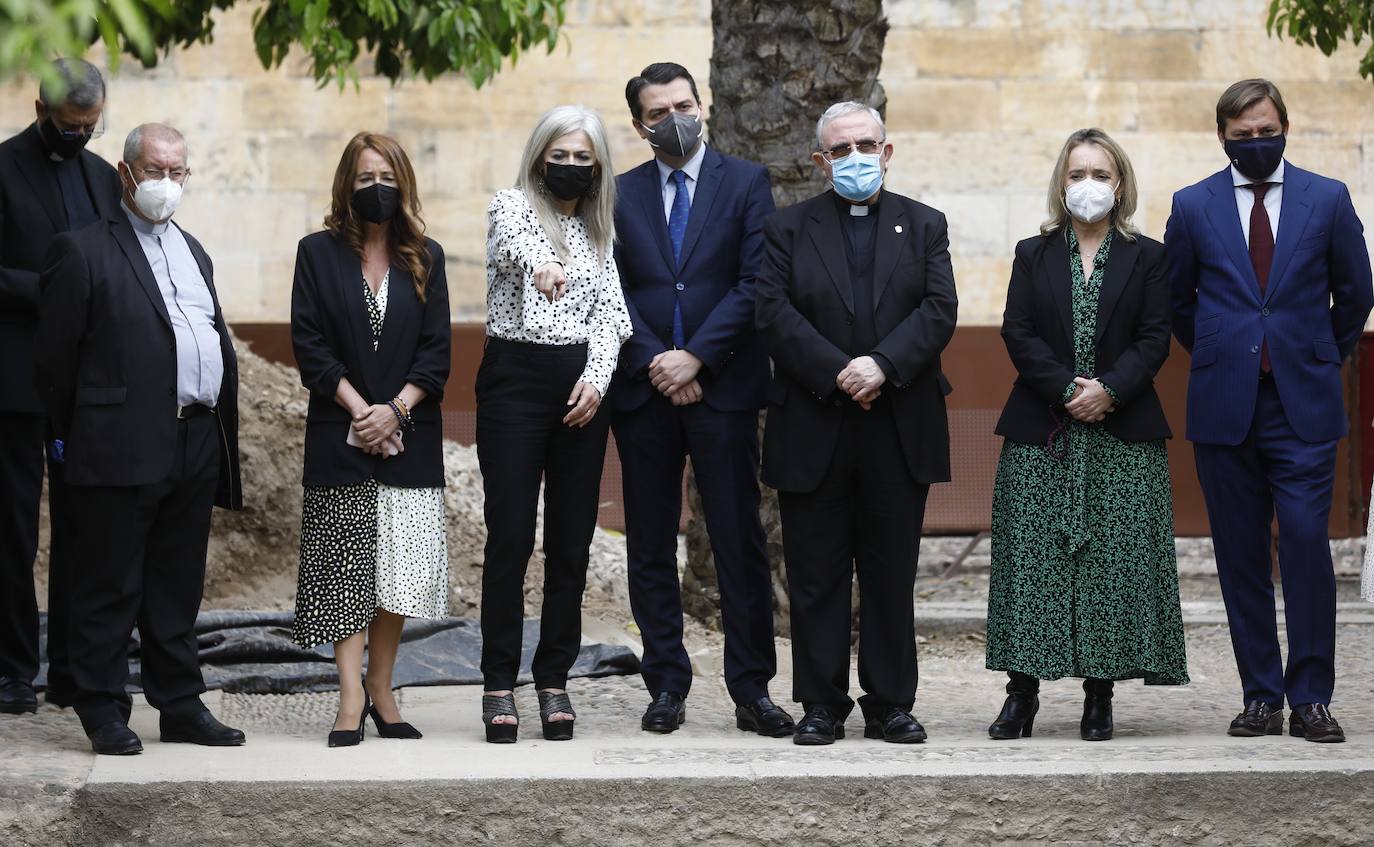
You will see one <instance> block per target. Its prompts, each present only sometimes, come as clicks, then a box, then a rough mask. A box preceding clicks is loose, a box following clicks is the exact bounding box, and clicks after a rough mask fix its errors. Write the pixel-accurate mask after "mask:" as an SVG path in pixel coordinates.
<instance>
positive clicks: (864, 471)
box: [755, 102, 958, 745]
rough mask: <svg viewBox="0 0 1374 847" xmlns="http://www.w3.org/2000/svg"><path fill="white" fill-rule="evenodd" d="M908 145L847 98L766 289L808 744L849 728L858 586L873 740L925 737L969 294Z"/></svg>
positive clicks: (800, 729) (765, 333) (801, 737)
mask: <svg viewBox="0 0 1374 847" xmlns="http://www.w3.org/2000/svg"><path fill="white" fill-rule="evenodd" d="M892 154H893V146H892V144H890V143H888V141H887V133H886V131H885V129H884V126H883V119H882V116H881V115H879V114H878V112H877V111H876V110H874V109H872V108H869V107H868V106H866V105H864V104H862V103H854V102H846V103H837V104H835V105H834V106H831V107H830V108H829V109H827V110H826V111H825V113H824V114H823V115H822V116H821V118H820V120H819V121H818V122H817V125H816V150H815V152H814V153H812V155H811V159H812V161H813V162H814V163H815V165H816V167H817V168H818V169H819V170H820V171H821V173H822V174H823V175H824V176H825V178H826V180H827V182H828V183H829V189H828V190H826V191H825V192H823V193H821V194H819V195H817V196H815V197H812V198H811V199H809V200H806V201H803V202H801V203H798V204H797V205H795V206H792V207H790V208H787V209H783V210H782V211H780V212H778V213H776V214H775V215H773V216H772V217H771V218H770V219H769V221H768V223H767V225H766V226H765V228H764V243H765V252H764V260H763V266H762V268H761V270H760V272H759V276H758V282H757V293H756V299H755V304H756V306H755V315H756V319H757V324H758V329H759V332H760V334H761V336H762V337H763V339H764V341H765V343H766V345H767V347H768V352H769V355H770V356H771V357H772V359H773V365H774V371H773V381H772V384H771V386H770V388H769V393H768V401H769V402H768V412H767V416H768V417H767V423H766V426H765V430H764V443H763V480H764V482H766V483H767V484H768V485H771V486H772V487H773V488H776V489H777V490H778V502H779V506H780V511H781V515H782V529H783V553H784V557H785V559H786V566H787V578H788V592H789V595H790V600H791V612H792V662H793V670H794V673H793V679H794V685H793V699H794V700H796V701H797V702H800V703H801V704H802V705H803V708H804V709H805V716H804V717H803V718H802V720H801V721H800V722H799V723H798V724H797V730H796V734H795V735H794V736H793V740H794V741H795V742H796V743H797V744H802V745H822V744H831V743H833V742H835V741H836V740H838V739H842V738H844V731H845V720H846V718H847V717H848V716H849V713H850V712H851V711H852V709H853V707H854V700H852V699H851V698H850V696H849V666H850V644H851V640H852V639H851V631H850V630H851V615H850V609H851V602H852V601H851V584H852V582H853V579H854V576H855V575H856V574H857V576H858V583H859V593H860V595H861V597H862V602H861V603H860V604H859V622H858V635H859V655H858V668H859V680H858V681H859V687H860V688H861V689H862V690H863V694H862V696H860V697H859V698H858V704H859V708H860V710H861V711H862V717H863V725H864V737H866V738H874V739H881V740H883V741H888V742H893V743H918V742H921V741H924V740H925V739H926V731H925V729H924V727H922V726H921V724H920V722H919V721H918V720H917V719H916V718H915V717H914V716H913V714H912V711H913V708H914V705H915V697H916V683H917V672H916V632H915V622H914V614H913V592H914V589H915V581H916V560H917V555H918V553H919V550H920V537H921V524H922V521H923V518H924V515H925V504H926V495H927V493H928V491H929V487H930V485H931V483H935V482H944V481H947V480H948V479H949V432H948V425H947V419H946V412H945V395H947V394H948V393H949V391H950V386H949V382H948V380H946V379H945V376H944V373H943V372H942V370H941V367H940V354H941V352H942V351H943V350H944V348H945V345H946V344H948V343H949V340H950V337H951V336H952V335H953V333H954V324H955V317H956V313H957V310H958V299H957V296H956V294H955V287H954V271H953V268H952V266H951V263H950V257H949V232H948V226H947V224H946V222H945V217H944V215H943V214H941V213H940V212H938V211H937V210H935V209H932V208H931V207H929V206H926V205H924V204H922V203H918V202H917V201H915V200H912V199H910V198H908V197H904V196H902V195H900V194H895V193H893V192H891V191H888V190H887V189H885V188H884V186H883V183H884V180H885V178H886V176H887V172H888V165H889V164H890V162H891V161H892Z"/></svg>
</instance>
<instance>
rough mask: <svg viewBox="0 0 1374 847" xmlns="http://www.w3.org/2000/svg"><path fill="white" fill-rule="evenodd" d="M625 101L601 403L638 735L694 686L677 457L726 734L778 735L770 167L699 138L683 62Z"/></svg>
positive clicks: (668, 721) (647, 80)
mask: <svg viewBox="0 0 1374 847" xmlns="http://www.w3.org/2000/svg"><path fill="white" fill-rule="evenodd" d="M625 100H626V103H627V104H628V105H629V107H630V114H631V115H632V116H633V118H634V126H635V130H636V131H637V132H638V133H639V135H640V137H641V138H643V139H645V140H646V141H648V142H649V144H650V146H651V147H652V148H653V151H654V158H653V159H652V160H651V161H649V162H646V163H645V164H643V165H641V166H639V167H637V168H635V169H633V170H631V171H629V172H627V173H624V174H621V175H620V177H619V179H618V182H617V189H618V199H617V202H616V210H615V227H616V236H617V237H616V252H615V258H616V263H617V265H618V266H619V269H620V280H621V283H622V284H623V285H624V287H625V302H626V305H628V306H629V310H630V318H631V320H632V321H633V323H634V335H633V336H631V338H630V340H629V341H627V342H626V343H625V346H624V347H623V348H622V349H621V351H620V363H619V369H618V371H617V373H616V377H615V382H614V384H613V386H612V387H611V389H610V391H609V392H608V394H607V397H608V400H609V402H610V404H611V407H612V410H613V417H612V427H613V429H614V432H615V440H616V446H617V447H618V448H619V450H620V463H621V468H622V474H623V479H624V485H625V524H626V535H627V541H628V550H629V582H630V586H629V587H630V607H631V609H632V610H633V612H634V616H635V622H636V623H637V624H638V625H639V631H640V635H641V636H642V638H643V639H644V662H643V674H644V684H645V687H647V688H648V690H649V693H650V695H652V697H653V702H652V703H651V704H650V705H649V708H648V710H647V711H645V713H644V718H643V720H642V721H641V723H640V726H641V727H642V728H643V729H644V730H647V731H649V732H660V733H667V732H672V731H674V730H676V729H677V728H678V726H680V725H681V723H682V721H683V718H684V715H685V713H686V710H685V706H684V702H683V701H684V700H685V698H686V696H687V692H688V689H689V688H690V687H691V683H692V669H691V665H690V663H689V661H688V658H687V651H686V650H685V649H684V648H683V646H682V596H681V588H680V586H679V584H678V571H677V530H678V520H679V518H680V515H681V511H682V470H683V463H684V460H685V458H686V457H687V456H690V457H691V459H692V469H693V471H694V473H695V475H696V482H697V488H698V489H699V490H700V492H701V500H702V507H703V510H704V512H705V515H704V516H705V519H706V529H707V531H708V532H709V534H710V537H711V552H712V554H713V555H714V557H715V565H716V573H717V575H718V578H719V582H720V611H721V621H722V624H723V627H724V630H725V684H726V687H727V688H728V689H729V691H730V695H731V697H732V698H733V699H734V701H735V703H736V704H737V705H736V709H735V721H736V725H737V726H738V727H739V728H740V729H745V730H749V731H752V732H757V733H759V734H760V735H767V736H774V737H781V736H789V735H791V734H792V728H793V722H792V718H791V717H790V716H789V715H788V714H787V713H786V712H784V711H783V710H782V709H780V708H778V707H777V706H776V705H774V703H773V702H772V700H770V699H769V697H768V682H769V680H771V679H772V678H773V676H774V674H775V673H776V671H777V658H776V654H775V652H774V647H773V589H772V579H771V576H770V573H769V567H768V556H767V552H766V549H765V546H764V536H763V528H762V526H761V525H760V523H759V486H758V481H757V478H756V474H757V472H758V467H759V442H758V413H759V409H760V408H762V407H763V405H764V402H765V400H766V397H767V390H768V376H769V370H768V357H767V354H766V353H765V352H764V349H763V346H762V345H761V344H760V343H759V339H758V338H757V336H756V335H755V333H754V274H755V273H756V272H757V271H758V267H759V262H760V260H761V257H762V252H763V221H764V218H766V217H767V216H768V215H769V214H771V213H772V211H773V197H772V194H771V193H770V189H769V182H768V171H767V170H766V169H765V168H763V167H762V166H761V165H757V164H753V163H751V162H745V161H742V160H740V159H735V158H732V157H730V156H725V155H722V154H720V153H718V152H716V151H715V150H713V149H711V148H710V147H708V146H707V145H706V143H705V142H704V141H703V140H702V123H701V98H700V97H699V96H698V95H697V88H696V82H695V81H694V80H693V79H692V75H691V74H690V73H688V72H687V69H686V68H684V67H682V66H681V65H677V64H673V63H671V62H663V63H657V64H653V65H650V66H649V67H647V68H645V69H644V70H643V71H642V72H641V73H640V75H639V76H636V77H634V78H633V79H631V80H630V81H629V83H628V84H627V85H626V86H625Z"/></svg>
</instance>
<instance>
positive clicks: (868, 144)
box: [821, 138, 887, 162]
mask: <svg viewBox="0 0 1374 847" xmlns="http://www.w3.org/2000/svg"><path fill="white" fill-rule="evenodd" d="M886 142H887V139H886V138H881V139H878V140H877V141H875V140H873V139H872V138H865V139H863V140H861V141H860V142H859V143H858V144H848V143H846V144H836V145H835V146H834V147H831V148H830V149H829V150H822V151H821V155H822V156H824V157H825V158H827V159H829V160H830V161H832V162H833V161H835V160H837V159H843V158H844V157H845V156H848V155H849V154H850V153H853V152H854V151H855V150H856V149H857V150H858V151H859V152H860V153H863V154H864V155H866V156H871V155H873V154H874V153H877V152H878V151H879V150H881V149H883V144H885V143H886Z"/></svg>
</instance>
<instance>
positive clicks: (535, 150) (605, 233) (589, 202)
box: [515, 106, 615, 262]
mask: <svg viewBox="0 0 1374 847" xmlns="http://www.w3.org/2000/svg"><path fill="white" fill-rule="evenodd" d="M579 130H580V131H582V132H585V133H586V134H587V138H588V140H590V141H591V143H592V152H593V153H594V154H596V167H597V172H596V175H597V179H596V182H594V183H592V187H591V190H589V191H588V192H587V193H586V195H584V196H583V197H582V198H581V199H580V200H578V201H577V215H578V217H580V218H582V222H583V223H584V224H585V225H586V227H587V235H588V237H589V238H590V239H591V242H592V245H593V246H595V247H596V249H597V253H598V254H599V258H600V260H601V261H602V262H605V261H606V257H607V256H608V255H610V252H611V245H612V244H613V243H614V242H615V168H613V167H612V166H611V146H610V144H608V143H607V142H606V127H605V125H603V124H602V123H601V116H600V115H598V114H597V113H596V112H594V111H592V110H591V109H588V108H587V107H585V106H555V107H554V108H552V109H550V110H548V111H547V112H545V113H544V115H543V117H541V118H540V119H539V123H538V124H536V125H535V127H534V131H533V132H531V133H530V137H529V140H528V141H526V142H525V152H524V154H523V155H522V156H521V157H520V173H519V174H518V175H517V176H516V179H515V184H516V185H518V186H519V187H520V190H521V191H523V192H524V194H525V198H526V199H527V200H529V204H530V206H532V207H533V208H534V214H535V216H536V217H537V218H539V225H540V227H541V228H542V229H543V230H544V236H545V237H546V238H548V239H549V243H550V244H551V245H553V250H554V252H555V253H556V254H557V255H558V257H559V258H560V259H567V258H568V242H567V239H565V238H564V237H563V227H562V226H561V225H560V224H559V223H558V210H557V209H555V208H554V205H553V201H552V200H550V199H549V193H548V189H547V188H545V187H544V151H545V150H547V149H548V147H549V145H550V144H552V143H553V142H554V141H555V140H557V139H559V138H562V137H563V136H565V135H567V134H569V133H572V132H577V131H579Z"/></svg>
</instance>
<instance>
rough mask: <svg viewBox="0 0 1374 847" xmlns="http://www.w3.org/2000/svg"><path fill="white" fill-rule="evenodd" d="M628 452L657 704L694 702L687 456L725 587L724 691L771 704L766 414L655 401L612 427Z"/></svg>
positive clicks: (635, 581)
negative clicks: (687, 633)
mask: <svg viewBox="0 0 1374 847" xmlns="http://www.w3.org/2000/svg"><path fill="white" fill-rule="evenodd" d="M612 427H613V429H614V431H615V442H616V447H617V449H618V450H619V452H620V466H621V474H622V478H623V480H624V491H625V524H626V526H625V529H626V536H627V537H626V541H627V548H628V552H629V588H630V608H631V610H632V611H633V612H634V618H635V624H636V625H638V627H639V632H640V635H641V637H642V638H643V639H644V661H643V663H642V665H641V671H642V673H643V675H644V685H645V687H646V688H647V689H648V690H649V692H650V693H651V694H653V695H655V696H657V695H658V694H659V693H661V692H663V691H674V692H677V693H679V694H682V695H683V696H686V694H687V692H688V689H689V688H691V685H692V666H691V663H690V661H689V660H688V658H687V651H686V649H685V648H684V647H683V646H682V586H681V585H680V584H679V582H678V574H677V530H678V521H679V519H680V517H681V514H682V469H683V463H684V461H685V459H686V457H687V456H688V455H690V456H691V457H692V470H693V472H694V473H695V475H696V482H697V489H698V491H700V492H701V504H702V510H703V511H704V512H705V515H704V517H705V519H706V530H707V532H708V533H709V534H710V537H711V553H712V556H713V557H714V559H715V566H716V576H717V579H718V581H719V584H720V617H721V625H722V628H723V629H724V631H725V685H726V688H728V689H729V691H730V696H731V697H732V698H733V699H734V700H735V701H736V702H737V703H751V702H753V701H755V700H757V699H759V698H760V697H766V696H768V683H769V681H770V680H771V679H772V678H773V677H774V675H775V674H776V673H777V653H776V650H775V647H774V643H773V580H772V575H771V572H770V571H769V568H768V553H767V550H766V548H765V546H764V537H763V527H762V525H761V524H760V523H759V484H758V478H757V473H758V467H759V436H758V413H757V412H752V411H745V412H719V411H716V410H715V409H712V408H711V407H710V406H708V405H706V404H705V403H694V404H692V405H690V406H681V407H677V406H674V405H673V404H672V402H671V401H669V400H668V399H667V398H666V397H663V396H662V395H659V394H655V395H654V396H653V397H652V398H651V399H650V400H649V401H648V402H647V403H645V404H644V405H643V406H640V407H639V408H638V409H635V410H633V411H630V412H621V413H617V414H616V415H615V416H614V419H613V421H612Z"/></svg>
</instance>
